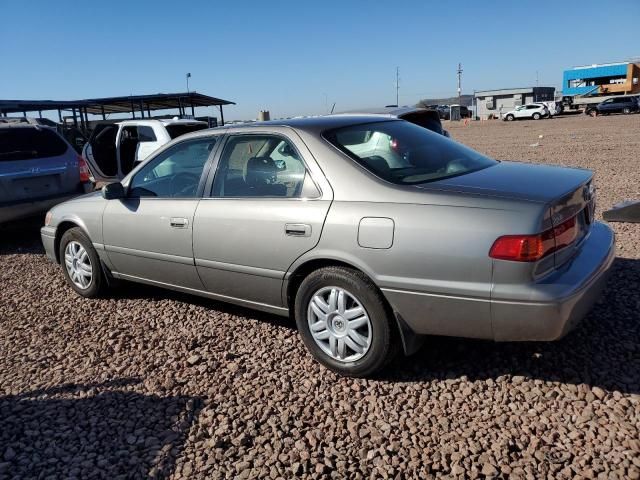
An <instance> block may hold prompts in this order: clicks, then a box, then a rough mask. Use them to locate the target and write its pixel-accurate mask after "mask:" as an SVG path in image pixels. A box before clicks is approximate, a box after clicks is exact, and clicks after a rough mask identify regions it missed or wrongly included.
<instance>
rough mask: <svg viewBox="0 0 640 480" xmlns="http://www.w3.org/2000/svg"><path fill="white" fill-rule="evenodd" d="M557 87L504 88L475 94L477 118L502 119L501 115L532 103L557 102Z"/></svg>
mask: <svg viewBox="0 0 640 480" xmlns="http://www.w3.org/2000/svg"><path fill="white" fill-rule="evenodd" d="M555 91H556V89H555V87H525V88H502V89H499V90H482V91H478V92H475V104H476V118H478V119H480V120H487V119H489V118H500V114H501V113H504V112H507V111H509V110H513V109H514V108H515V107H517V106H520V105H525V104H527V103H532V102H551V101H553V100H555V98H554V97H555Z"/></svg>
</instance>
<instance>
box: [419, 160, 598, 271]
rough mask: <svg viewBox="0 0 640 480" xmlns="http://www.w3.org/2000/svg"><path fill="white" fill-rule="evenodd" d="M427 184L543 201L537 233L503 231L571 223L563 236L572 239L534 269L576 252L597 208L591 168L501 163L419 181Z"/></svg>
mask: <svg viewBox="0 0 640 480" xmlns="http://www.w3.org/2000/svg"><path fill="white" fill-rule="evenodd" d="M420 187H421V188H425V189H436V190H441V191H450V192H460V193H470V194H477V195H486V196H491V197H496V198H505V199H513V200H518V201H529V202H535V203H540V204H541V205H543V208H544V214H543V219H542V225H541V226H540V231H539V232H504V234H505V235H509V234H524V233H542V232H546V231H549V230H550V229H557V228H560V229H561V230H562V229H563V228H564V226H566V225H567V222H568V224H570V225H571V227H570V228H569V230H568V231H567V232H565V233H561V234H560V237H559V240H560V239H566V238H567V237H569V240H570V241H569V242H568V244H566V245H564V246H562V247H559V248H558V249H557V250H556V251H554V252H553V254H552V255H549V256H547V257H545V258H543V259H542V260H540V262H539V265H538V268H536V271H537V272H538V273H540V272H544V271H548V269H549V268H553V267H554V266H555V267H556V268H557V267H558V266H560V265H562V264H564V263H565V262H566V261H568V260H569V259H570V258H572V257H573V255H574V254H575V253H576V252H577V250H578V249H579V248H581V245H582V239H583V238H584V237H585V236H586V235H587V233H588V232H589V229H590V228H591V223H592V222H593V219H594V212H595V201H596V195H595V188H594V184H593V172H591V171H589V170H583V169H577V168H566V167H556V166H548V165H532V164H524V163H516V162H500V163H499V164H497V165H494V166H492V167H489V168H485V169H483V170H479V171H476V172H471V173H469V174H466V175H460V176H458V177H453V178H448V179H443V180H440V181H437V182H433V183H430V184H424V185H421V186H420Z"/></svg>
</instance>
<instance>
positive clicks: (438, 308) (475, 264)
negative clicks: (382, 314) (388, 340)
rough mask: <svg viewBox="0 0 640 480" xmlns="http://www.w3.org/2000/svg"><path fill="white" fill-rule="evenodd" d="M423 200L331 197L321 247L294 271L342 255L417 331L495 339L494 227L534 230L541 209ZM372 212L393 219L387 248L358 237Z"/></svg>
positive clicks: (485, 201)
mask: <svg viewBox="0 0 640 480" xmlns="http://www.w3.org/2000/svg"><path fill="white" fill-rule="evenodd" d="M391 197H392V194H390V195H387V198H391ZM420 198H421V200H422V201H423V202H425V203H421V204H419V203H405V204H402V203H391V202H389V203H387V202H352V201H350V202H345V201H334V203H333V204H332V206H331V209H330V211H329V214H328V216H327V220H326V222H325V226H324V229H323V233H322V238H321V239H320V242H319V244H318V246H317V247H316V248H315V249H314V250H313V251H311V252H309V253H308V254H306V255H304V256H303V257H301V258H300V259H298V261H296V262H295V264H294V265H293V266H292V268H291V269H290V271H295V269H296V268H297V267H298V266H300V265H302V264H303V263H305V262H307V261H309V260H314V259H319V258H326V259H333V260H339V261H342V262H345V263H348V264H351V265H353V266H354V267H356V268H359V269H361V270H362V271H363V272H365V273H366V274H367V275H368V276H369V277H370V278H371V279H372V280H373V281H374V283H375V284H376V285H377V286H378V287H379V288H380V289H381V290H382V292H383V294H384V295H385V297H386V298H387V300H388V301H389V303H390V304H391V306H392V308H393V309H394V311H396V312H397V313H398V314H400V316H401V317H402V318H403V319H404V321H405V322H406V323H407V324H408V325H409V326H410V327H411V329H412V330H413V331H414V332H416V333H419V334H438V335H458V336H473V337H478V338H493V336H492V328H491V308H490V295H491V273H492V271H491V269H492V262H491V259H490V258H489V256H488V252H489V250H490V248H491V245H492V244H493V242H494V241H495V239H496V238H497V237H498V236H499V234H498V233H496V232H500V231H505V229H507V228H514V229H516V231H518V229H522V231H530V230H532V229H535V228H536V225H537V224H539V222H540V218H539V213H538V212H539V211H541V210H542V209H541V208H540V206H538V205H535V206H532V205H528V204H525V203H519V202H513V203H510V204H509V205H507V204H505V202H502V201H497V200H489V199H482V198H477V197H476V198H475V203H476V204H478V205H479V204H484V206H483V207H479V206H476V207H473V206H470V205H468V206H467V207H466V208H462V207H461V206H460V205H455V204H447V201H446V198H448V197H447V196H444V195H439V194H432V195H428V194H422V195H421V197H420ZM429 200H431V202H432V203H426V202H427V201H429ZM450 200H451V202H449V203H455V202H454V201H453V198H450ZM367 217H369V218H380V219H391V220H392V222H393V225H394V226H393V229H394V231H393V242H392V245H391V246H390V247H389V248H367V247H366V246H362V245H361V244H360V243H359V242H358V236H359V234H358V230H359V224H360V222H361V220H362V219H363V218H367ZM507 226H508V227H507ZM507 231H508V230H507Z"/></svg>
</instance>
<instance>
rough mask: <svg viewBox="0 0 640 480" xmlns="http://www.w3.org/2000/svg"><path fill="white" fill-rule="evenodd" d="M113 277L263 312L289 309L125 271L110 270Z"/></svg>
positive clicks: (281, 313)
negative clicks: (150, 278)
mask: <svg viewBox="0 0 640 480" xmlns="http://www.w3.org/2000/svg"><path fill="white" fill-rule="evenodd" d="M111 274H112V275H113V277H114V278H118V279H122V280H130V281H132V282H138V283H145V284H147V285H156V286H158V287H164V288H168V289H170V290H175V291H179V292H185V293H190V294H193V295H198V296H201V297H206V298H211V299H213V300H220V301H222V302H228V303H234V304H236V305H241V306H244V307H250V308H255V309H256V310H262V311H264V312H270V313H275V314H276V315H283V316H288V315H289V309H288V308H284V307H277V306H275V305H270V304H268V303H260V302H254V301H251V300H244V299H241V298H237V297H229V296H227V295H220V294H218V293H211V292H207V291H205V290H198V289H196V288H189V287H182V286H180V285H174V284H172V283H165V282H159V281H157V280H149V279H147V278H143V277H136V276H135V275H127V274H126V273H119V272H111Z"/></svg>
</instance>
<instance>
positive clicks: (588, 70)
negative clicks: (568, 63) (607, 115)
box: [562, 62, 640, 97]
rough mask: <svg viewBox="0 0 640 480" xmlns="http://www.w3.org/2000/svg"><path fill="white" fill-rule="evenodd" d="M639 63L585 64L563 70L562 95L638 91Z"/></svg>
mask: <svg viewBox="0 0 640 480" xmlns="http://www.w3.org/2000/svg"><path fill="white" fill-rule="evenodd" d="M638 78H640V64H637V63H632V62H620V63H607V64H602V65H586V66H583V67H573V68H570V69H569V70H565V71H564V74H563V75H562V95H563V96H564V97H573V96H576V95H615V94H619V95H625V94H627V95H628V94H634V93H640V84H639V80H638Z"/></svg>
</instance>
